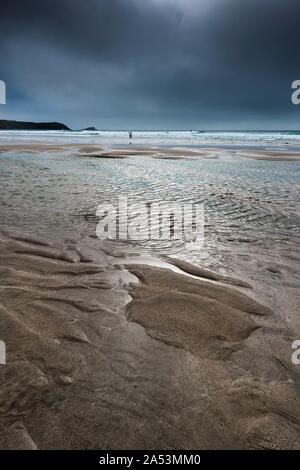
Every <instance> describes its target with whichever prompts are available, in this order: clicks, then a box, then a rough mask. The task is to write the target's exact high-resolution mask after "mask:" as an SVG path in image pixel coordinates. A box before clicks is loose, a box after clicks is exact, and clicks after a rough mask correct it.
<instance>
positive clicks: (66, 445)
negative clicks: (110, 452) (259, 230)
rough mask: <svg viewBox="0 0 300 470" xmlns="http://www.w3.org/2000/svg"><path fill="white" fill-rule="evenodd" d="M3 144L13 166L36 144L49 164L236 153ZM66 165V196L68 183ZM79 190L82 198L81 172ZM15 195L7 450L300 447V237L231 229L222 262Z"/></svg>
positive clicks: (0, 390) (2, 270)
mask: <svg viewBox="0 0 300 470" xmlns="http://www.w3.org/2000/svg"><path fill="white" fill-rule="evenodd" d="M0 153H1V155H2V156H4V158H6V159H7V161H8V163H9V164H10V161H9V158H10V155H14V159H15V161H16V162H17V163H16V164H19V163H20V160H18V159H19V158H20V155H21V156H22V162H23V164H24V165H26V162H29V161H28V160H26V158H27V156H28V155H31V156H32V158H35V157H34V156H35V155H38V156H39V158H40V156H41V155H44V157H41V158H42V159H43V158H44V160H45V163H44V165H45V167H49V164H50V163H49V161H50V160H49V158H48V156H49V155H50V154H54V155H56V154H57V153H58V154H59V155H60V156H61V158H62V159H65V158H67V159H69V160H68V161H71V162H76V165H82V164H86V163H84V162H88V164H89V165H90V164H93V162H94V161H95V160H96V159H97V158H98V159H99V162H100V163H99V164H101V165H102V164H105V165H117V164H118V165H123V164H124V165H125V164H127V163H126V162H134V161H135V160H136V159H146V160H147V161H148V159H152V161H153V164H156V165H160V164H163V165H177V164H178V165H179V164H180V165H182V164H184V163H185V161H186V164H191V163H190V162H191V161H193V160H203V161H204V162H205V161H207V163H205V164H209V162H212V161H214V160H215V159H216V158H224V159H225V161H226V159H227V158H229V156H230V155H229V154H230V151H229V150H223V151H221V150H220V149H216V148H206V149H193V148H185V149H182V148H178V147H176V148H175V147H174V148H172V147H168V148H167V147H165V148H162V147H156V146H148V147H145V146H138V145H137V146H130V147H129V146H128V147H122V146H119V147H115V148H107V147H106V146H105V145H103V146H99V145H98V144H94V145H93V144H88V145H87V144H82V145H79V144H66V143H64V144H57V143H56V144H54V143H53V144H51V143H50V144H49V143H25V142H21V143H18V144H15V143H13V141H6V142H2V143H1V146H0ZM231 153H232V152H231ZM299 155H300V154H299V153H297V152H288V153H287V154H284V152H282V151H281V150H277V151H276V150H274V151H272V152H268V151H267V150H261V151H254V150H251V151H249V150H248V151H246V150H245V151H238V152H237V156H236V158H237V159H239V162H245V161H246V160H248V161H250V162H251V163H252V161H251V159H260V160H263V161H262V164H264V159H270V163H268V164H267V165H272V164H273V165H280V164H282V160H285V161H289V160H293V161H291V162H290V163H289V164H290V165H297V161H299V158H300V157H299ZM245 157H246V158H245ZM1 158H2V157H1ZM54 158H56V157H54ZM170 158H171V159H177V158H178V159H181V161H180V160H179V161H178V162H177V160H169V159H170ZM106 159H108V160H107V162H106V161H105V160H106ZM113 159H116V160H117V161H116V162H113ZM125 159H126V160H125ZM156 159H157V160H158V161H155V160H156ZM161 159H162V160H167V161H166V162H162V160H161ZM44 160H42V161H44ZM30 162H31V161H30ZM101 162H103V163H101ZM256 162H257V163H256ZM256 162H255V164H261V163H260V162H258V161H257V160H256ZM28 164H29V163H28ZM30 164H31V165H32V162H31V163H30ZM54 164H55V165H57V160H54ZM151 165H152V163H151ZM8 168H9V171H10V176H14V172H15V171H17V170H14V169H13V168H12V167H10V166H9V167H8ZM16 168H17V167H16ZM24 168H25V167H24ZM101 168H102V167H101ZM109 168H110V167H109ZM122 168H123V167H122ZM7 171H8V170H7ZM44 171H48V170H47V169H46V170H44ZM123 171H124V172H125V169H124V170H123ZM22 172H23V173H22V174H23V175H24V176H23V177H24V178H26V172H25V169H24V170H23V169H22ZM50 176H51V173H50ZM50 176H49V177H48V179H49V181H50V186H51V185H52V186H54V189H55V191H57V193H56V194H54V196H53V202H54V203H55V201H58V197H59V193H58V191H59V184H62V183H60V178H59V177H57V176H56V177H55V178H54V177H52V176H51V178H50ZM35 184H38V182H35ZM70 187H71V185H70ZM213 189H214V188H213ZM6 191H11V189H9V186H7V188H6ZM42 191H46V189H42ZM76 191H77V193H78V195H77V199H76V204H77V205H79V206H80V204H81V201H82V200H81V199H80V198H82V197H83V196H82V194H83V191H81V189H80V185H79V184H78V186H77V187H76ZM7 194H8V193H6V196H5V195H4V193H2V196H3V199H4V202H5V206H3V207H4V208H3V213H4V210H5V211H6V214H9V213H11V217H10V218H8V216H7V220H6V219H5V224H4V225H3V226H2V227H1V233H0V276H1V286H0V332H1V339H2V340H3V341H5V344H6V348H7V361H6V365H5V366H1V368H0V384H1V385H0V424H1V429H2V430H3V431H2V432H1V435H0V447H1V448H2V449H16V448H17V449H143V448H147V449H161V448H163V449H300V426H299V420H300V414H299V391H300V390H299V386H300V382H299V366H296V365H294V364H293V363H292V362H291V354H292V349H291V344H292V342H293V340H294V339H297V335H299V331H300V328H299V327H300V321H299V319H298V315H297V312H299V305H300V303H299V300H300V299H299V279H300V274H299V242H298V240H296V239H293V238H291V240H285V241H284V242H282V238H281V239H280V240H279V242H280V243H279V242H278V243H277V242H276V237H275V236H274V242H273V245H272V246H268V244H267V243H265V242H261V243H256V242H255V240H254V238H253V234H251V235H248V238H246V237H245V236H244V235H243V234H242V235H240V236H239V238H237V237H236V236H233V235H231V238H230V236H229V235H228V234H227V233H226V237H227V238H225V239H224V238H223V239H222V243H223V245H224V247H223V245H222V243H221V245H222V250H223V251H222V263H221V261H220V259H221V258H220V257H216V258H215V259H209V260H207V259H204V260H203V262H198V263H195V264H194V263H192V262H191V259H189V258H188V257H186V256H185V255H184V254H183V256H179V257H176V256H174V255H173V254H172V253H171V255H172V256H169V255H170V253H169V252H168V249H167V248H166V249H165V250H164V249H162V252H160V253H156V254H155V253H150V254H147V255H146V254H145V251H144V250H142V249H141V247H139V246H138V245H133V246H132V245H130V243H124V242H121V241H109V240H108V241H104V240H99V239H98V238H97V237H96V234H95V223H94V222H93V220H92V218H91V217H90V218H88V219H87V218H85V219H83V218H82V219H80V223H78V222H77V220H76V221H75V222H74V224H75V225H74V226H77V230H71V229H70V230H68V229H67V228H66V229H64V228H63V229H61V230H60V229H59V227H58V226H57V225H56V224H55V223H53V225H52V226H51V223H50V222H51V220H52V221H54V220H55V214H54V212H51V210H50V209H51V207H50V209H49V207H48V206H45V207H44V205H43V204H44V202H43V200H41V201H37V199H36V198H37V196H34V195H33V196H28V194H27V197H29V199H28V200H27V204H32V210H33V215H32V217H35V219H32V220H33V222H30V224H31V227H30V226H29V225H26V224H25V223H24V222H23V221H22V220H23V219H22V216H21V213H20V214H19V213H16V212H15V209H14V208H13V206H11V207H10V206H8V204H9V203H8V199H7ZM11 194H12V197H15V195H14V193H13V192H12V193H11ZM41 194H42V193H41ZM18 197H19V196H18ZM31 197H32V199H30V198H31ZM248 201H249V200H248ZM250 202H251V204H254V203H255V201H254V199H252V200H250ZM248 203H249V202H247V204H248ZM65 204H69V203H68V201H67V200H66V202H65ZM259 204H260V205H258V208H259V210H264V211H265V210H266V209H265V208H264V207H265V206H267V204H266V203H265V206H264V205H263V202H261V201H259ZM274 204H275V201H274ZM285 204H287V203H285ZM68 207H70V206H69V205H68ZM274 207H275V206H274ZM74 210H75V209H74ZM270 210H271V211H272V210H273V206H272V208H271V209H270ZM274 210H275V209H274ZM278 210H279V209H278ZM47 211H49V221H50V222H49V226H47V221H48V212H47ZM43 217H44V219H43ZM39 218H41V220H42V222H41V223H40V224H38V222H37V221H38V220H39ZM14 220H15V225H13V224H12V222H13V221H14ZM24 220H25V219H24ZM34 220H35V221H36V222H34ZM70 220H71V221H72V220H73V219H70ZM35 224H36V225H35ZM23 225H24V227H23ZM208 233H210V232H209V228H208ZM217 235H218V236H219V237H220V232H218V234H217ZM278 237H279V236H278ZM225 248H226V249H225ZM182 253H184V252H182ZM216 260H217V261H216Z"/></svg>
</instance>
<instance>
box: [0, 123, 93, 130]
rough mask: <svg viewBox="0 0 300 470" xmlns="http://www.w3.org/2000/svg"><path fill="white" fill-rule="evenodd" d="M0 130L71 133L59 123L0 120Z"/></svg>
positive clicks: (91, 128) (89, 128)
mask: <svg viewBox="0 0 300 470" xmlns="http://www.w3.org/2000/svg"><path fill="white" fill-rule="evenodd" d="M0 130H2V131H3V130H4V131H71V130H72V129H70V128H69V127H68V126H66V125H65V124H62V123H61V122H25V121H7V120H0ZM82 130H87V131H96V130H97V129H96V128H95V127H87V128H86V129H82Z"/></svg>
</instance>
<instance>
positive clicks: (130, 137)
mask: <svg viewBox="0 0 300 470" xmlns="http://www.w3.org/2000/svg"><path fill="white" fill-rule="evenodd" d="M132 137H133V133H132V131H129V139H132Z"/></svg>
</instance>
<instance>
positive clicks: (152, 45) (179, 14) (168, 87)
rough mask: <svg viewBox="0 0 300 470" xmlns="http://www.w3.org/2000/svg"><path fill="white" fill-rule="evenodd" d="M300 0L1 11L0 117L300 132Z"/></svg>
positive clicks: (85, 2) (37, 2) (22, 4)
mask: <svg viewBox="0 0 300 470" xmlns="http://www.w3.org/2000/svg"><path fill="white" fill-rule="evenodd" d="M299 19H300V1H299V0H51V1H50V0H22V1H20V0H10V1H9V2H8V1H4V0H1V5H0V58H1V61H0V64H1V65H0V79H2V80H4V81H5V82H6V86H7V104H6V105H1V106H0V118H2V119H18V120H36V121H61V122H64V123H66V124H67V125H69V126H70V127H72V128H80V127H87V126H90V125H95V126H96V127H97V128H100V129H127V128H133V129H135V128H138V129H272V128H273V129H280V128H282V129H299V128H300V105H299V106H294V105H292V104H291V100H290V96H291V83H292V81H293V80H296V79H299V80H300V57H299V56H300V49H299V43H300V41H299V34H300V33H299V31H300V27H299Z"/></svg>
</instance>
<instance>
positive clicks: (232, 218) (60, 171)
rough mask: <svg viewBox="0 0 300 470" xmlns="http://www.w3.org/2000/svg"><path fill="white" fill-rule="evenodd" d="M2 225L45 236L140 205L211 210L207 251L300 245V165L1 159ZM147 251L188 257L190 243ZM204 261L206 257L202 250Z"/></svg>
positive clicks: (47, 156)
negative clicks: (232, 245)
mask: <svg viewBox="0 0 300 470" xmlns="http://www.w3.org/2000/svg"><path fill="white" fill-rule="evenodd" d="M0 165H1V171H0V187H1V190H0V191H1V220H2V223H3V224H4V225H8V226H13V227H18V228H21V229H22V228H24V227H25V228H27V229H32V227H37V228H39V230H41V231H43V230H46V231H48V232H49V230H50V231H51V230H53V231H54V230H58V231H59V230H61V231H64V230H70V229H71V230H75V231H76V230H78V228H79V227H80V226H81V225H82V224H86V223H87V222H89V223H91V224H96V222H97V218H96V217H95V214H96V208H97V206H98V204H100V203H101V202H103V201H107V200H109V201H111V202H114V203H116V202H117V200H118V196H119V195H126V196H128V198H129V201H132V202H147V203H151V202H161V201H170V202H175V201H178V202H193V203H204V204H205V250H206V251H207V252H212V251H214V250H216V247H217V246H218V245H220V244H226V243H228V242H234V241H235V240H240V241H244V242H251V241H255V242H256V243H259V244H270V243H272V241H274V242H276V241H280V240H295V239H300V229H299V227H300V224H299V222H300V210H299V207H300V206H299V202H300V201H299V200H300V196H299V188H300V162H285V161H258V160H254V159H246V158H239V157H237V156H235V153H234V151H232V152H228V150H227V153H226V155H223V154H222V153H221V152H220V153H218V151H216V153H215V154H214V158H211V159H203V158H194V159H185V160H157V159H153V158H151V157H150V156H149V157H145V156H140V157H138V156H137V157H133V158H128V159H124V160H116V159H95V158H80V157H78V156H74V155H72V154H63V153H60V152H59V151H58V152H55V153H40V154H39V153H35V154H26V155H25V154H16V153H14V152H11V153H9V154H2V155H0ZM140 244H141V245H142V248H143V249H145V250H151V251H153V250H154V251H158V252H162V253H169V254H178V253H181V254H182V253H186V254H187V257H189V256H190V257H192V255H191V253H192V252H193V251H194V253H193V257H195V250H196V252H197V250H198V248H197V247H191V246H190V245H187V244H186V243H184V242H182V241H172V242H168V241H142V242H140ZM199 256H200V250H199Z"/></svg>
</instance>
